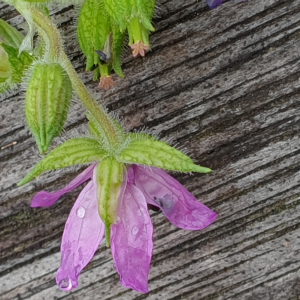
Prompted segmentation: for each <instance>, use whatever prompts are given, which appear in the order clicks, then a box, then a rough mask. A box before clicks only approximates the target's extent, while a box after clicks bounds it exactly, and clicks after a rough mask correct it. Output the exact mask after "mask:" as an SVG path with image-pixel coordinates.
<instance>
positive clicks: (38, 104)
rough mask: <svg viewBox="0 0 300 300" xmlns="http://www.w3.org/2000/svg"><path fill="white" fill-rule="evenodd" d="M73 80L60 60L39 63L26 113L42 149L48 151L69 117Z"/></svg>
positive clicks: (31, 81) (29, 91) (29, 94)
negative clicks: (57, 61) (58, 61)
mask: <svg viewBox="0 0 300 300" xmlns="http://www.w3.org/2000/svg"><path fill="white" fill-rule="evenodd" d="M71 99H72V83H71V81H70V79H69V77H68V75H67V74H66V73H65V71H64V70H63V68H62V67H61V66H60V65H59V64H57V63H37V64H36V65H35V66H34V67H33V71H32V75H31V78H30V81H29V84H28V88H27V91H26V102H25V113H26V120H27V123H28V126H29V128H30V130H31V132H32V134H33V135H34V137H35V139H36V142H37V145H38V147H39V150H40V152H41V153H42V154H43V153H45V152H46V151H47V150H48V148H49V146H50V144H51V142H52V140H53V138H54V137H56V136H59V135H60V133H61V131H62V130H63V127H64V124H65V122H66V120H67V115H68V111H69V106H70V102H71Z"/></svg>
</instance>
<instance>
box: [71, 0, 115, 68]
mask: <svg viewBox="0 0 300 300" xmlns="http://www.w3.org/2000/svg"><path fill="white" fill-rule="evenodd" d="M110 31H111V28H110V23H109V19H108V16H107V15H106V14H105V12H104V10H103V3H102V1H97V0H87V1H85V2H84V4H83V6H82V8H81V11H80V15H79V19H78V26H77V35H78V41H79V45H80V47H81V50H82V52H83V53H84V55H85V56H86V59H87V62H86V70H91V69H92V68H93V66H94V65H98V64H99V63H100V57H99V55H98V54H97V53H96V52H95V50H101V51H102V50H103V48H104V45H105V43H106V41H107V38H108V36H109V35H110Z"/></svg>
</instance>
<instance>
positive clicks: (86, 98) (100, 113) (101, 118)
mask: <svg viewBox="0 0 300 300" xmlns="http://www.w3.org/2000/svg"><path fill="white" fill-rule="evenodd" d="M30 12H31V14H32V18H33V21H34V22H35V24H36V25H37V27H38V28H39V31H41V36H42V38H43V39H44V40H45V43H46V46H47V44H49V49H51V50H49V51H50V53H49V55H50V57H51V58H53V59H54V61H57V62H59V63H60V64H61V65H62V66H63V68H64V69H65V71H66V72H67V74H68V76H69V78H70V80H71V82H72V87H73V89H74V91H75V92H76V94H77V95H78V97H79V99H80V100H81V101H82V103H83V104H84V106H85V107H86V108H87V109H88V110H89V111H90V112H91V114H92V115H93V116H94V117H95V118H96V120H97V121H98V123H99V124H100V125H101V126H102V128H103V131H104V133H105V135H106V138H107V140H108V141H109V144H110V145H111V146H116V145H117V144H119V137H118V134H117V131H116V128H115V126H114V124H113V122H112V120H111V118H110V116H109V115H108V114H107V113H106V112H105V111H104V110H103V109H102V108H101V107H100V106H99V105H98V103H97V102H96V101H95V99H94V98H93V97H92V96H91V94H90V93H89V91H88V90H87V88H86V87H85V85H84V84H83V82H82V81H81V79H80V78H79V76H78V74H77V72H76V71H75V69H74V67H73V66H72V64H71V62H70V60H69V59H68V57H67V55H66V54H65V52H64V50H63V46H62V45H63V44H62V40H61V36H60V33H59V31H58V29H57V28H56V26H55V25H54V24H53V23H52V22H51V20H50V19H49V18H48V17H47V16H46V15H44V14H43V13H42V12H40V11H39V10H38V9H36V8H35V7H30Z"/></svg>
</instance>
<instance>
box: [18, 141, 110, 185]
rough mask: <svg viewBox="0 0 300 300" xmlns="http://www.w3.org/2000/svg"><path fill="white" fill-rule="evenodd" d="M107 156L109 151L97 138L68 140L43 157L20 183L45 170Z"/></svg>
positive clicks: (89, 161)
mask: <svg viewBox="0 0 300 300" xmlns="http://www.w3.org/2000/svg"><path fill="white" fill-rule="evenodd" d="M105 156H107V152H106V151H105V150H104V149H103V148H102V145H101V144H100V143H99V142H98V141H97V140H95V139H92V138H75V139H71V140H68V141H67V142H65V143H63V144H62V145H60V146H59V147H57V148H55V149H54V150H53V151H51V152H50V153H49V154H48V155H47V156H46V157H45V158H44V159H42V160H41V161H40V162H39V163H38V164H37V165H36V166H35V167H34V168H33V170H32V171H31V172H30V173H29V174H28V175H27V176H26V177H24V178H23V180H22V181H20V182H19V185H23V184H25V183H27V182H29V181H31V180H32V179H33V178H35V177H37V176H39V175H40V174H42V173H43V172H45V171H51V170H57V169H62V168H66V167H70V166H74V165H79V164H87V163H92V162H96V161H100V160H102V159H103V158H104V157H105Z"/></svg>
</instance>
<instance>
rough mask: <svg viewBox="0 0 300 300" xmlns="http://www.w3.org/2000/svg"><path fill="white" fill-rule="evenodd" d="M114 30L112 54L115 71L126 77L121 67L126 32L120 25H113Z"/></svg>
mask: <svg viewBox="0 0 300 300" xmlns="http://www.w3.org/2000/svg"><path fill="white" fill-rule="evenodd" d="M112 31H113V41H112V55H113V62H112V66H113V69H114V70H115V72H116V73H117V74H118V75H119V76H120V77H122V78H124V74H123V71H122V68H121V55H122V52H123V48H124V38H125V32H122V31H121V29H120V27H119V26H118V25H113V26H112Z"/></svg>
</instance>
